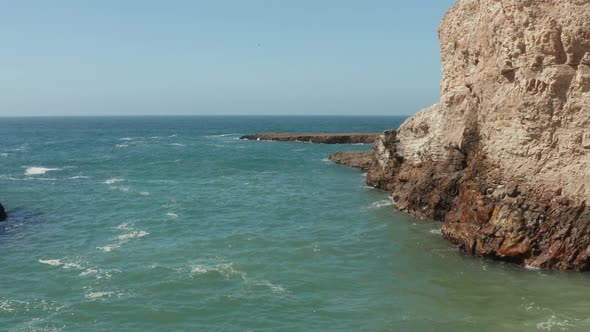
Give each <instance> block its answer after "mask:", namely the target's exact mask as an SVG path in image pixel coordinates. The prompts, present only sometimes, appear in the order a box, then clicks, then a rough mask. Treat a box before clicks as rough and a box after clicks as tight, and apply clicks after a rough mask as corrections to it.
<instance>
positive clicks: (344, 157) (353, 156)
mask: <svg viewBox="0 0 590 332" xmlns="http://www.w3.org/2000/svg"><path fill="white" fill-rule="evenodd" d="M330 160H331V161H333V162H335V163H336V164H341V165H346V166H350V167H354V168H360V169H362V170H364V171H367V170H369V168H371V166H372V165H373V152H371V151H340V152H336V153H333V154H332V155H331V156H330Z"/></svg>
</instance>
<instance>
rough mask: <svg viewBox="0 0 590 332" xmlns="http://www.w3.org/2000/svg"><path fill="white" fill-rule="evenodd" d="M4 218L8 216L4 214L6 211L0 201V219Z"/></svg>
mask: <svg viewBox="0 0 590 332" xmlns="http://www.w3.org/2000/svg"><path fill="white" fill-rule="evenodd" d="M6 218H8V216H7V215H6V211H5V210H4V206H2V204H1V203H0V221H4V220H6Z"/></svg>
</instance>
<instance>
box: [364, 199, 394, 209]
mask: <svg viewBox="0 0 590 332" xmlns="http://www.w3.org/2000/svg"><path fill="white" fill-rule="evenodd" d="M393 204H394V202H393V199H391V198H389V199H384V200H381V201H378V202H373V203H371V205H370V206H369V208H371V209H379V208H382V207H385V206H392V205H393Z"/></svg>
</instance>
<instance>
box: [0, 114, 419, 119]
mask: <svg viewBox="0 0 590 332" xmlns="http://www.w3.org/2000/svg"><path fill="white" fill-rule="evenodd" d="M412 115H413V114H398V115H385V114H367V115H351V114H349V115H346V114H294V115H290V114H102V115H100V114H99V115H80V114H76V115H0V118H4V119H9V118H13V119H14V118H106V117H109V118H125V117H128V118H132V117H358V118H360V117H410V116H412Z"/></svg>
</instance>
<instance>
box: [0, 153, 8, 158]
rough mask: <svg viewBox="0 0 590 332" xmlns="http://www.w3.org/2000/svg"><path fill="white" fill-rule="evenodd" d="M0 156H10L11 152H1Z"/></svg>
mask: <svg viewBox="0 0 590 332" xmlns="http://www.w3.org/2000/svg"><path fill="white" fill-rule="evenodd" d="M0 156H2V157H8V156H9V154H8V153H0Z"/></svg>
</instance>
